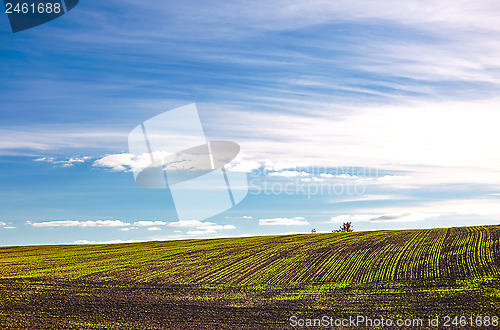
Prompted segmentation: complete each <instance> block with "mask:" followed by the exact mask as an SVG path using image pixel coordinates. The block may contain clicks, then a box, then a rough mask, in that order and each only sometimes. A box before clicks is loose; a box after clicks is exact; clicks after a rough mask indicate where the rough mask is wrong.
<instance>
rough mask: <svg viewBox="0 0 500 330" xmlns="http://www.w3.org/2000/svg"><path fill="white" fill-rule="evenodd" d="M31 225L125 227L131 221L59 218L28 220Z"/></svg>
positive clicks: (38, 226)
mask: <svg viewBox="0 0 500 330" xmlns="http://www.w3.org/2000/svg"><path fill="white" fill-rule="evenodd" d="M28 224H29V225H31V226H33V227H36V228H42V227H123V226H130V223H126V222H123V221H120V220H87V221H78V220H57V221H45V222H34V223H32V222H28Z"/></svg>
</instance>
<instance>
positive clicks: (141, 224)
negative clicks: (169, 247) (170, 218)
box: [134, 221, 168, 227]
mask: <svg viewBox="0 0 500 330" xmlns="http://www.w3.org/2000/svg"><path fill="white" fill-rule="evenodd" d="M167 224H168V222H163V221H137V222H134V226H137V227H148V226H166V225H167Z"/></svg>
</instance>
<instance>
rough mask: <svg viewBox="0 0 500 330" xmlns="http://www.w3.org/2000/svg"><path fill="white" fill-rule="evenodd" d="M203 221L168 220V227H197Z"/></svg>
mask: <svg viewBox="0 0 500 330" xmlns="http://www.w3.org/2000/svg"><path fill="white" fill-rule="evenodd" d="M203 224H204V223H203V222H201V221H198V220H179V221H177V222H170V223H169V224H168V226H169V227H183V228H184V227H198V226H201V225H203Z"/></svg>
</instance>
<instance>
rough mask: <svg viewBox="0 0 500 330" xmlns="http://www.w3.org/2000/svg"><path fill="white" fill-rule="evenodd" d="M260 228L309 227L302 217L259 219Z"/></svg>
mask: <svg viewBox="0 0 500 330" xmlns="http://www.w3.org/2000/svg"><path fill="white" fill-rule="evenodd" d="M259 225H260V226H305V225H309V222H307V221H306V220H305V219H304V218H303V217H294V218H270V219H259Z"/></svg>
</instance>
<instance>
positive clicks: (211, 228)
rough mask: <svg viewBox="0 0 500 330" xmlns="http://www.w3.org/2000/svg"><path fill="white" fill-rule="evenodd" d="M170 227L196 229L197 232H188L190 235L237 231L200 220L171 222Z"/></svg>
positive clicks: (227, 226)
mask: <svg viewBox="0 0 500 330" xmlns="http://www.w3.org/2000/svg"><path fill="white" fill-rule="evenodd" d="M168 226H169V227H174V228H194V229H195V230H188V231H187V234H188V235H206V234H215V233H217V232H218V231H221V230H230V229H236V227H235V226H233V225H219V224H216V223H214V222H203V221H199V220H179V221H177V222H170V223H169V224H168Z"/></svg>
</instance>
